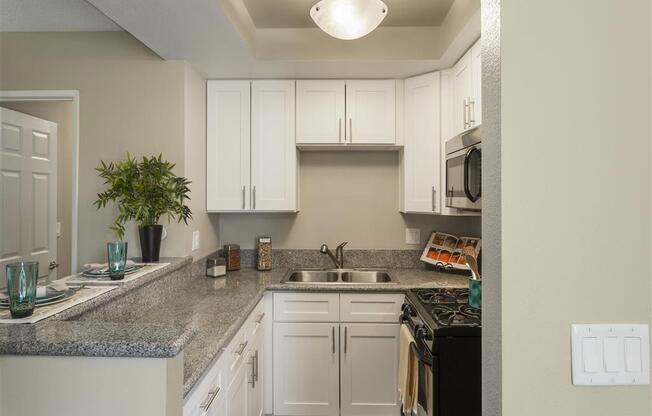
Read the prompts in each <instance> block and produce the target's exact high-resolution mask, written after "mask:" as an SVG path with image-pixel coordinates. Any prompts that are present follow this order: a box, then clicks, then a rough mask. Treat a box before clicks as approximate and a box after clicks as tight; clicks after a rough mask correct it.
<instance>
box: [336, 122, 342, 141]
mask: <svg viewBox="0 0 652 416" xmlns="http://www.w3.org/2000/svg"><path fill="white" fill-rule="evenodd" d="M339 120H340V121H339V127H338V128H339V131H338V133H337V134H338V136H339V138H340V143H342V117H340V119H339Z"/></svg>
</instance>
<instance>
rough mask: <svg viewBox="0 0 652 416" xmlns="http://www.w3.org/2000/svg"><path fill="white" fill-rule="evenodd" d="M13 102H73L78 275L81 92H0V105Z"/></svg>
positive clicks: (72, 267) (74, 233)
mask: <svg viewBox="0 0 652 416" xmlns="http://www.w3.org/2000/svg"><path fill="white" fill-rule="evenodd" d="M11 101H71V102H72V107H73V110H72V207H71V217H72V218H71V224H72V227H71V228H72V229H71V232H70V237H71V238H70V246H71V247H70V250H71V261H70V271H71V273H73V274H74V273H77V237H78V223H77V215H78V201H79V90H0V103H2V102H11Z"/></svg>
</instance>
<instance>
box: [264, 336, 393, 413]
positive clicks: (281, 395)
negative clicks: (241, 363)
mask: <svg viewBox="0 0 652 416" xmlns="http://www.w3.org/2000/svg"><path fill="white" fill-rule="evenodd" d="M338 334H339V324H333V323H275V324H274V352H273V354H274V375H273V376H274V414H275V415H279V416H282V415H302V416H309V415H320V416H329V415H339V412H340V409H339V407H340V400H339V399H340V398H339V377H340V374H339V369H340V362H339V360H340V357H339V348H338V347H337V346H338V345H339V342H338V341H337V338H338ZM394 378H396V377H394Z"/></svg>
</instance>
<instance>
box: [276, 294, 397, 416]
mask: <svg viewBox="0 0 652 416" xmlns="http://www.w3.org/2000/svg"><path fill="white" fill-rule="evenodd" d="M327 295H328V296H330V297H331V298H332V297H337V298H338V299H339V301H338V305H339V313H338V314H333V315H332V316H339V317H341V320H342V321H344V322H305V321H304V320H307V319H308V317H309V316H310V315H311V313H310V311H308V312H304V313H303V314H301V313H299V314H297V316H296V318H297V319H298V320H299V322H285V321H283V320H285V319H288V316H287V313H286V309H287V308H281V307H280V306H282V305H283V304H284V303H283V302H277V301H280V300H284V301H286V300H287V294H283V293H276V294H274V296H275V299H274V302H275V305H276V306H277V307H275V309H274V319H275V320H277V319H280V320H282V321H281V322H275V323H274V326H273V337H274V342H273V373H274V375H273V377H274V383H273V384H274V415H275V416H290V415H302V416H330V415H342V416H354V415H356V416H357V415H363V416H364V415H370V416H371V415H374V416H376V415H377V416H383V415H388V416H389V415H392V416H396V415H399V414H400V411H399V405H398V360H399V324H398V322H397V321H398V319H397V318H396V317H395V310H396V305H399V308H400V305H402V303H403V299H404V296H403V295H398V294H393V295H392V294H341V295H340V294H338V293H330V294H324V293H293V294H292V302H299V303H301V304H311V303H318V302H325V300H326V296H327ZM276 296H279V299H276ZM328 300H329V301H331V303H332V301H333V299H330V298H329V299H328ZM327 309H328V308H326V307H324V310H327ZM304 315H305V316H304ZM352 319H356V322H355V323H350V320H352ZM364 319H368V321H367V322H363V320H364ZM347 320H349V322H346V321H347ZM370 320H371V322H370Z"/></svg>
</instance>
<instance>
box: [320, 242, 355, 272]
mask: <svg viewBox="0 0 652 416" xmlns="http://www.w3.org/2000/svg"><path fill="white" fill-rule="evenodd" d="M348 243H349V242H348V241H345V242H343V243H342V244H340V245H339V246H337V248H336V249H335V255H333V252H332V251H331V250H330V249H329V248H328V246H327V245H326V244H322V245H321V247H320V248H319V252H320V253H322V254H328V257H330V258H331V260H332V261H333V263H335V268H337V269H343V268H344V246H345V245H347V244H348Z"/></svg>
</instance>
